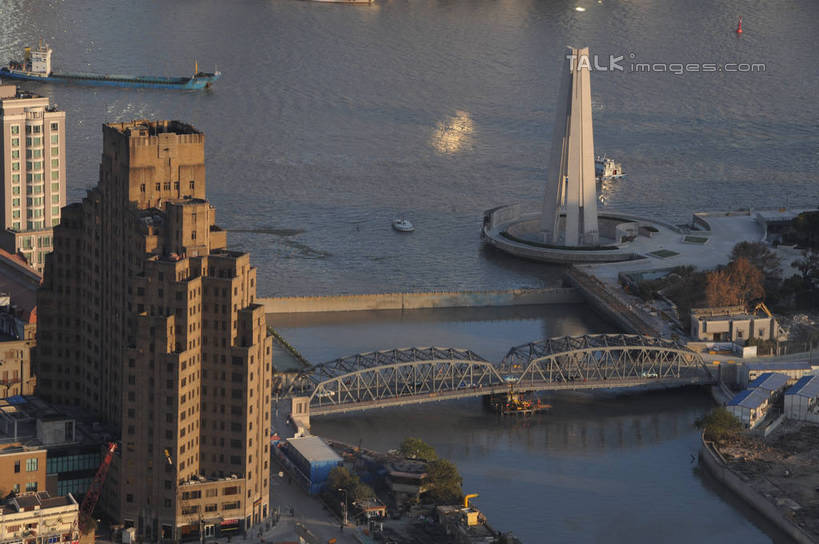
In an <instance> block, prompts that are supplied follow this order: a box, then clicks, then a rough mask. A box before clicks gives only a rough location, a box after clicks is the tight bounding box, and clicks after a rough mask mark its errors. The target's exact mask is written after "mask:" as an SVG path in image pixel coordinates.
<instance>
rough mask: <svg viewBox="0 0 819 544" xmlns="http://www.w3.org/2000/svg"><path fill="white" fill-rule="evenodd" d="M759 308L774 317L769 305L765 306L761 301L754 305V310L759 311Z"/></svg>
mask: <svg viewBox="0 0 819 544" xmlns="http://www.w3.org/2000/svg"><path fill="white" fill-rule="evenodd" d="M759 310H762V311H763V312H765V315H767V316H768V317H773V315H772V314H771V311H770V310H769V309H768V307H767V306H765V303H764V302H760V303H759V304H757V305H756V306H754V312H757V311H759Z"/></svg>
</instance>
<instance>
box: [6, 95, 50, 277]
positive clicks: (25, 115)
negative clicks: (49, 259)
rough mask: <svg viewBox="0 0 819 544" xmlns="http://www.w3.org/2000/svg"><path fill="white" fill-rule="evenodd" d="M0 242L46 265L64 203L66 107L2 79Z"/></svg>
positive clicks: (30, 260) (34, 262)
mask: <svg viewBox="0 0 819 544" xmlns="http://www.w3.org/2000/svg"><path fill="white" fill-rule="evenodd" d="M0 131H1V132H0V190H2V192H3V193H2V205H0V248H2V249H5V250H6V251H8V252H9V253H22V254H23V255H25V257H26V260H28V263H29V265H31V267H32V268H34V269H36V270H37V271H38V272H42V271H43V263H44V262H45V254H47V253H48V252H49V251H51V245H52V242H51V234H52V227H53V226H54V225H57V224H58V223H59V222H60V207H61V206H62V205H63V204H65V112H63V111H57V108H56V107H54V106H51V105H50V104H49V102H48V98H47V97H43V96H39V95H36V94H33V93H30V92H26V91H20V90H18V89H17V87H15V86H14V85H0Z"/></svg>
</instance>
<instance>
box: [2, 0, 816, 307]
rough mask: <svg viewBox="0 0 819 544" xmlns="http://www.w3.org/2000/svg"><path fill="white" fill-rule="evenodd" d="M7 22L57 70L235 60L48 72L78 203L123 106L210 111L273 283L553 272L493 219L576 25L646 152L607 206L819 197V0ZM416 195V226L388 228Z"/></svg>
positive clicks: (619, 114)
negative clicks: (507, 252) (155, 78)
mask: <svg viewBox="0 0 819 544" xmlns="http://www.w3.org/2000/svg"><path fill="white" fill-rule="evenodd" d="M575 6H581V7H585V8H586V11H585V12H577V11H575V10H574V7H575ZM738 15H744V29H745V32H744V34H743V35H742V36H741V37H739V38H738V37H737V36H736V34H735V33H734V32H733V30H734V29H735V28H736V21H737V16H738ZM0 21H2V24H0V59H3V60H4V61H5V59H7V58H9V57H12V56H14V57H19V56H20V52H21V50H22V47H23V46H25V45H28V44H32V43H35V42H36V40H37V39H39V38H45V39H46V40H47V41H49V42H50V44H51V45H52V47H53V48H54V50H55V53H54V66H55V69H56V70H58V71H59V70H62V71H83V70H84V71H97V72H109V73H111V72H113V73H131V74H162V75H184V74H190V73H192V71H193V66H194V60H198V62H199V66H200V68H201V69H208V70H210V69H212V68H213V67H214V65H216V66H218V68H219V70H221V71H222V73H223V78H222V80H221V81H219V82H218V83H217V84H216V86H215V87H214V88H213V90H212V91H209V92H174V91H157V90H150V89H148V90H133V89H107V88H87V87H71V86H52V85H28V86H30V87H32V88H35V89H37V90H38V91H40V92H42V93H45V94H47V95H50V96H51V97H52V98H53V100H54V101H56V102H57V103H58V104H59V106H60V107H61V108H63V109H65V110H66V111H68V141H67V144H68V147H67V153H68V176H69V191H68V194H69V199H70V200H76V199H79V198H81V197H82V196H83V195H84V192H85V189H87V188H88V187H91V186H93V185H95V184H96V182H97V177H98V163H99V156H100V152H101V130H100V124H101V123H102V122H104V121H114V120H130V119H134V118H143V117H152V118H173V119H183V120H187V121H190V122H192V123H193V124H194V125H195V126H197V127H198V128H200V129H201V130H203V131H205V133H206V134H207V137H208V140H207V141H208V143H207V158H208V196H209V198H210V199H211V201H212V202H213V203H214V205H215V206H216V208H217V214H218V215H217V217H218V218H219V220H220V222H221V224H222V225H223V226H225V227H227V228H229V229H232V230H234V232H233V233H231V235H230V240H231V241H232V243H233V244H235V245H237V246H240V247H242V248H244V249H247V250H250V251H252V254H253V261H254V263H256V264H257V265H258V266H259V292H260V295H272V294H328V293H338V292H353V293H355V292H373V291H395V290H399V291H403V290H429V289H455V288H464V289H491V288H503V287H523V286H539V285H543V284H548V283H553V282H554V281H555V280H556V278H557V277H558V275H557V274H556V273H554V272H550V271H548V270H544V267H543V266H540V265H532V264H528V263H521V262H514V261H510V260H508V259H506V258H503V257H499V256H498V255H496V254H495V253H494V252H490V251H486V250H484V249H483V248H482V247H481V244H480V241H479V236H478V233H479V227H480V224H481V216H482V213H483V211H484V210H486V209H488V208H491V207H494V206H497V205H500V204H506V203H513V202H530V203H533V204H536V203H537V202H538V201H539V200H540V198H542V187H543V175H544V174H543V172H544V168H545V166H546V155H547V150H548V146H549V139H550V137H551V124H552V117H553V113H554V103H555V95H556V94H557V87H558V83H559V81H558V75H559V72H558V70H559V67H560V66H561V62H562V60H563V59H562V56H563V54H564V47H565V46H566V45H567V44H572V45H575V46H584V45H588V46H589V47H590V48H591V51H592V53H598V54H599V55H601V59H600V64H605V65H608V63H609V62H608V59H609V56H610V55H612V56H615V58H616V57H623V60H622V61H619V62H617V64H619V65H622V66H623V67H624V68H625V69H626V70H625V71H623V72H620V71H614V72H610V73H609V72H595V73H594V74H592V80H591V85H592V100H593V102H594V122H595V125H594V132H595V138H596V150H597V151H598V152H600V153H606V154H608V155H609V156H612V157H615V158H616V159H617V160H619V161H622V163H623V166H624V168H625V169H626V171H627V173H628V177H626V178H625V179H623V180H621V181H619V182H617V183H613V184H611V186H610V187H608V188H605V189H604V191H605V193H606V197H607V204H606V205H607V206H608V207H610V208H616V209H620V210H624V211H631V212H638V213H644V214H647V215H650V216H655V217H658V218H661V219H666V220H670V221H674V222H686V221H688V220H689V219H690V217H691V212H692V211H696V210H713V209H735V208H738V207H747V206H754V207H759V206H782V205H799V206H806V205H809V204H810V205H812V204H819V202H817V200H819V191H817V185H816V181H817V174H816V172H817V171H818V170H819V152H818V151H817V150H819V123H817V120H819V101H817V100H816V99H815V91H816V89H817V88H819V70H817V69H816V64H815V58H814V56H815V52H816V36H817V34H819V3H817V2H815V1H814V0H789V1H786V2H748V1H747V0H726V1H724V2H710V3H705V4H703V3H702V2H701V1H700V0H658V1H656V2H643V1H634V0H630V1H622V0H602V1H601V2H598V1H597V0H572V1H571V2H569V1H566V0H560V1H558V0H538V1H534V0H474V1H473V0H375V4H374V5H372V6H363V7H352V6H337V5H324V4H318V3H310V2H299V1H294V0H231V1H230V2H225V1H223V0H175V1H174V2H165V1H160V0H150V1H149V0H145V1H140V2H132V1H130V0H70V1H63V0H40V1H37V2H32V1H28V0H3V1H2V2H0ZM632 62H645V63H652V64H654V63H685V64H692V63H714V64H716V63H759V64H764V65H765V71H764V72H761V73H760V72H754V73H744V72H743V73H728V72H719V73H692V72H689V73H685V74H682V75H676V74H673V73H669V72H665V73H661V72H652V73H636V72H629V71H628V66H629V63H632ZM658 68H659V67H658ZM669 69H673V67H669ZM399 214H406V216H407V217H408V218H410V219H411V220H412V221H413V222H414V223H415V225H416V227H417V230H416V232H415V233H414V234H412V235H409V236H407V235H401V234H398V233H395V232H393V231H392V230H391V228H390V222H391V220H392V219H393V217H395V216H396V215H399ZM239 230H241V231H253V232H237V231H239Z"/></svg>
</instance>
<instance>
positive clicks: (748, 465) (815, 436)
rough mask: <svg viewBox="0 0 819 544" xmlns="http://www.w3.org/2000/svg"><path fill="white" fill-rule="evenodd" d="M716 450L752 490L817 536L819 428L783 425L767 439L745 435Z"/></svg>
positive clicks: (790, 422) (796, 424) (818, 533)
mask: <svg viewBox="0 0 819 544" xmlns="http://www.w3.org/2000/svg"><path fill="white" fill-rule="evenodd" d="M719 449H720V452H721V453H722V455H723V456H724V457H725V459H726V460H727V461H729V462H730V463H731V468H733V469H734V470H735V471H736V472H738V473H740V474H742V475H744V476H746V477H747V478H748V482H749V483H750V484H751V485H752V486H753V487H754V489H756V490H757V491H759V492H760V493H762V494H763V495H765V497H767V498H768V499H769V500H770V501H771V502H773V503H774V504H776V505H777V506H779V507H780V509H781V510H783V511H785V512H786V515H788V516H789V517H791V519H793V520H794V521H795V522H796V523H797V524H798V525H799V526H800V527H803V528H804V529H807V530H808V532H812V533H813V534H817V535H819V425H814V424H810V423H802V422H797V421H786V422H784V423H783V424H782V425H780V426H779V428H777V429H776V430H775V431H774V432H773V433H771V435H770V436H768V437H767V438H764V439H763V438H762V437H761V436H753V435H750V436H749V435H746V436H743V437H742V438H740V439H739V440H738V441H736V442H735V443H732V444H730V445H721V446H720V448H719Z"/></svg>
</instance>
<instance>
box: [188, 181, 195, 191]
mask: <svg viewBox="0 0 819 544" xmlns="http://www.w3.org/2000/svg"><path fill="white" fill-rule="evenodd" d="M189 187H190V188H191V189H193V188H195V187H196V182H195V181H194V180H191V181H190V184H189Z"/></svg>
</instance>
